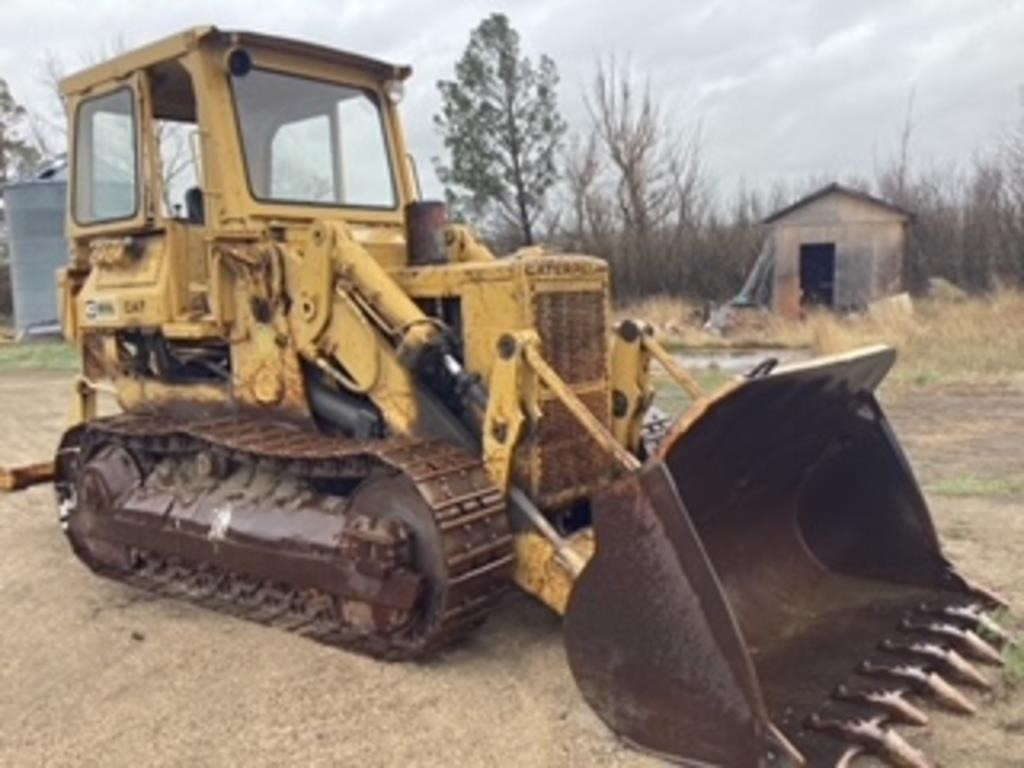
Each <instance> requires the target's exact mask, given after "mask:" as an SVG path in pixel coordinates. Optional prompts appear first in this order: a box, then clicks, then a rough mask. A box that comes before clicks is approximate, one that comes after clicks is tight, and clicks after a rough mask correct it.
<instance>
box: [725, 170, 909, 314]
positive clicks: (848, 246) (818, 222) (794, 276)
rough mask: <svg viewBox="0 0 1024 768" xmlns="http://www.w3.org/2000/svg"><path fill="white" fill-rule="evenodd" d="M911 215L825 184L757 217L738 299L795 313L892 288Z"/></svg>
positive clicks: (897, 286)
mask: <svg viewBox="0 0 1024 768" xmlns="http://www.w3.org/2000/svg"><path fill="white" fill-rule="evenodd" d="M911 219H912V215H911V214H910V213H909V212H908V211H905V210H903V209H902V208H900V207H898V206H896V205H893V204H892V203H889V202H887V201H885V200H882V199H880V198H877V197H873V196H872V195H868V194H866V193H863V192H858V191H857V190H853V189H849V188H847V187H844V186H842V185H840V184H829V185H828V186H826V187H823V188H822V189H819V190H818V191H816V192H814V193H812V194H810V195H808V196H806V197H803V198H801V199H800V200H797V201H796V202H795V203H793V204H792V205H789V206H787V207H785V208H783V209H781V210H779V211H777V212H776V213H774V214H772V215H771V216H769V217H768V218H767V219H765V222H764V223H765V224H766V225H768V228H769V229H768V237H767V240H766V243H765V247H764V249H763V250H762V252H761V255H760V256H759V258H758V262H757V264H756V265H755V267H754V270H753V271H752V272H751V275H750V278H749V279H748V281H747V285H746V286H744V289H743V291H742V292H741V294H740V297H739V298H740V299H745V300H746V301H745V302H744V301H739V302H738V303H766V304H768V305H770V306H771V308H772V311H774V312H776V313H777V314H780V315H783V316H784V317H791V318H795V317H799V316H800V313H801V312H802V311H803V310H804V309H805V308H807V307H811V306H819V307H825V308H830V309H836V310H841V311H849V310H857V309H863V308H864V307H866V306H867V305H868V304H869V303H870V302H872V301H874V300H876V299H880V298H882V297H885V296H891V295H892V294H895V293H899V292H900V291H901V290H903V278H902V275H903V259H904V255H905V253H906V247H907V229H908V226H909V223H910V221H911Z"/></svg>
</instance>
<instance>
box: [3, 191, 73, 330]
mask: <svg viewBox="0 0 1024 768" xmlns="http://www.w3.org/2000/svg"><path fill="white" fill-rule="evenodd" d="M66 190H67V184H66V182H64V181H63V180H58V179H45V180H42V179H41V180H32V181H20V182H16V183H14V184H10V185H8V186H7V187H6V188H5V189H4V202H5V206H6V208H7V228H8V237H9V240H10V246H11V284H12V294H13V297H14V326H15V330H16V331H18V332H19V333H22V332H25V331H29V330H31V329H33V328H38V327H40V326H47V325H53V324H56V322H57V317H58V314H57V285H56V283H57V278H56V272H57V269H59V268H60V267H62V266H64V265H65V264H67V261H68V246H67V241H66V240H65V238H64V212H65V207H66V205H67V203H66V194H67V192H66Z"/></svg>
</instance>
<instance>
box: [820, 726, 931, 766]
mask: <svg viewBox="0 0 1024 768" xmlns="http://www.w3.org/2000/svg"><path fill="white" fill-rule="evenodd" d="M807 727H808V728H810V729H812V730H815V731H821V732H822V733H827V734H829V735H831V736H835V737H837V738H840V739H842V740H843V741H846V742H849V743H850V744H853V745H855V747H859V748H860V750H857V749H856V748H855V749H854V750H850V751H848V752H847V753H845V754H844V755H843V757H842V758H841V759H840V761H839V763H838V764H837V765H838V766H842V764H843V762H844V761H846V763H847V764H848V765H849V764H850V762H851V758H852V757H854V756H856V753H857V751H860V752H862V753H863V752H867V753H870V754H873V755H876V756H877V757H879V758H881V759H883V760H885V761H886V762H888V763H889V764H891V765H893V766H898V768H932V763H931V761H929V760H928V758H927V757H925V754H924V753H923V752H921V751H920V750H919V749H916V748H914V747H912V746H911V745H910V744H909V743H908V742H907V740H906V739H904V738H903V737H902V736H900V735H899V734H898V733H896V731H894V730H892V729H891V728H886V727H885V725H884V724H883V721H882V719H881V718H872V719H870V720H834V719H826V718H823V717H821V716H819V715H811V716H810V717H809V718H808V719H807Z"/></svg>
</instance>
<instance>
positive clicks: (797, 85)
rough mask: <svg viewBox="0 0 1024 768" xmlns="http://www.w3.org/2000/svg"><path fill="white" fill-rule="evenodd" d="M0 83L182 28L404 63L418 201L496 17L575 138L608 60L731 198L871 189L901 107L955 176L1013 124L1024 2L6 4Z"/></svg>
mask: <svg viewBox="0 0 1024 768" xmlns="http://www.w3.org/2000/svg"><path fill="white" fill-rule="evenodd" d="M4 6H5V7H4V13H3V25H2V27H0V76H2V77H4V78H6V79H7V80H8V81H9V83H10V85H11V87H12V89H13V92H14V94H15V96H16V97H17V98H18V99H19V100H20V101H22V102H23V103H24V104H26V105H27V106H29V107H30V108H33V107H34V108H39V107H40V106H41V105H43V104H44V103H45V102H46V101H47V98H48V94H47V92H46V89H45V87H44V85H43V84H42V83H41V82H40V79H41V71H42V60H43V58H44V54H45V53H46V52H47V51H49V52H52V53H54V54H57V55H58V56H60V57H61V59H62V60H63V61H65V62H66V63H68V64H69V65H71V66H72V68H73V67H74V65H76V64H78V63H79V62H80V61H82V60H83V58H84V57H87V56H88V55H89V53H90V52H91V51H96V50H97V49H99V48H101V47H103V46H104V45H105V44H109V42H110V41H112V40H114V39H115V38H117V37H121V38H123V40H124V42H125V43H126V44H127V45H129V46H134V45H139V44H142V43H144V42H147V41H149V40H152V39H155V38H158V37H161V36H163V35H167V34H170V33H173V32H176V31H178V30H180V29H182V28H184V27H187V26H192V25H196V24H205V23H214V24H217V25H218V26H222V27H225V28H232V27H234V28H253V29H257V30H259V31H264V32H270V33H273V34H281V35H287V36H291V37H298V38H306V39H310V40H313V41H316V42H319V43H323V44H327V45H332V46H336V47H340V48H350V49H353V50H357V51H360V52H364V53H369V54H372V55H374V56H378V57H381V58H386V59H392V60H397V61H402V62H408V63H412V64H413V65H414V68H415V75H414V79H413V80H412V81H411V82H410V83H409V84H408V88H407V96H406V100H405V103H404V105H403V111H404V114H405V119H406V125H407V133H408V136H409V140H410V145H411V147H412V149H413V151H414V153H415V154H416V155H417V156H418V157H419V166H420V171H421V174H422V175H423V177H424V181H425V182H426V184H427V187H428V190H430V191H433V192H435V193H436V192H437V185H436V181H435V180H434V179H433V174H432V172H431V169H430V160H429V158H430V157H431V156H432V155H434V154H437V153H438V152H439V151H440V142H439V139H438V137H437V136H436V134H435V132H434V129H433V126H432V122H431V116H432V115H433V114H434V112H436V111H437V108H438V97H437V92H436V88H435V83H436V81H437V80H438V79H440V78H445V77H450V76H451V73H452V70H453V66H454V62H455V60H456V59H457V58H458V56H459V55H460V53H461V51H462V49H463V48H464V47H465V44H466V41H467V39H468V35H469V31H470V29H471V28H472V27H473V26H475V25H476V24H477V23H478V22H479V21H480V19H482V18H483V17H484V16H486V15H487V14H488V13H490V12H492V11H493V10H501V11H504V12H506V13H508V15H509V16H510V18H511V19H512V22H513V25H514V26H515V27H516V28H517V29H518V30H519V31H520V33H521V36H522V40H523V45H524V48H525V49H526V51H527V52H528V53H530V54H531V55H534V56H536V55H537V54H539V53H542V52H543V53H547V54H549V55H551V56H552V57H553V58H554V59H555V61H556V62H557V64H558V66H559V70H560V72H561V74H562V88H561V101H562V105H563V109H564V111H565V113H566V115H567V117H568V119H569V121H570V123H571V124H573V125H574V126H575V127H579V126H582V124H583V123H584V121H585V117H586V112H585V109H584V106H583V102H582V98H581V90H582V89H583V88H584V87H586V86H587V84H589V82H590V81H591V79H592V77H593V71H594V66H595V62H596V61H598V60H599V59H600V58H601V57H605V56H608V55H611V54H615V55H617V56H618V57H619V59H620V60H623V59H626V58H628V59H629V60H630V62H631V64H632V67H633V69H634V71H635V72H636V73H638V74H640V75H642V76H648V77H649V78H650V81H651V84H652V88H653V90H654V92H655V93H656V94H657V95H658V96H659V97H660V98H661V99H662V100H663V101H664V102H665V104H666V106H667V107H668V114H670V115H673V116H674V119H675V120H678V121H679V122H680V123H682V124H685V125H687V126H690V127H693V126H695V125H697V124H698V123H699V124H700V125H701V127H702V136H703V141H704V152H705V159H706V162H707V164H708V166H709V170H710V171H711V173H712V174H713V175H714V176H715V178H716V179H717V181H718V187H719V189H720V190H723V191H725V192H728V191H729V190H731V189H732V188H734V187H735V185H737V184H739V183H740V181H741V180H743V181H745V183H746V184H747V185H748V186H749V185H754V186H761V185H767V184H769V183H771V182H772V181H774V180H777V179H782V180H788V181H796V180H800V179H803V178H806V177H807V176H809V175H811V174H819V175H830V176H843V175H847V174H859V175H871V174H872V172H873V170H874V167H875V165H876V164H877V163H878V162H879V160H880V159H884V158H886V157H888V156H891V155H892V154H893V153H894V152H895V151H896V148H897V144H898V139H899V132H900V129H901V126H902V123H903V119H904V114H905V110H906V106H907V101H908V97H909V94H910V92H911V90H912V89H913V90H914V92H915V102H914V105H915V109H914V133H913V145H912V151H913V157H914V158H916V160H917V162H919V163H922V164H923V163H946V162H954V163H956V162H959V163H963V162H967V161H969V160H970V159H971V158H972V156H974V155H975V154H976V153H977V152H978V151H979V150H982V149H984V147H986V146H987V145H988V144H989V143H990V142H991V141H992V139H993V137H995V136H996V135H997V134H998V132H999V130H1000V129H1001V127H1003V126H1005V125H1006V124H1007V123H1009V122H1011V121H1014V120H1017V119H1020V116H1021V114H1022V111H1024V110H1022V109H1021V105H1020V101H1019V98H1020V97H1019V91H1020V87H1021V84H1022V83H1024V45H1021V44H1020V38H1021V35H1022V32H1024V0H1002V1H1001V2H998V3H986V4H979V3H976V2H971V1H970V0H953V1H950V0H944V1H942V2H938V0H904V2H900V3H892V2H888V1H887V0H869V1H867V2H857V3H835V2H830V1H829V0H817V1H812V0H791V1H789V2H779V3H750V2H743V0H702V1H695V2H687V3H676V4H667V3H664V2H661V1H660V0H631V2H628V3H622V2H612V0H516V1H514V2H512V1H503V2H497V3H495V2H493V1H488V2H483V1H482V0H466V1H465V2H461V3H457V4H450V5H444V4H437V3H436V2H432V3H427V2H413V1H412V0H346V2H336V1H334V0H296V1H295V2H292V3H290V4H289V5H288V8H287V12H285V10H284V7H283V6H281V5H279V4H255V5H253V4H244V5H242V4H238V3H235V2H229V0H208V1H207V2H186V1H185V0H180V1H179V2H175V3H171V4H161V5H160V6H159V7H153V6H154V4H140V3H131V2H127V1H126V0H97V1H96V2H93V3H90V4H89V5H88V6H83V5H82V4H81V3H77V2H75V3H72V2H69V1H68V0H54V1H53V2H50V3H47V4H44V5H40V4H39V3H38V2H28V0H5V3H4Z"/></svg>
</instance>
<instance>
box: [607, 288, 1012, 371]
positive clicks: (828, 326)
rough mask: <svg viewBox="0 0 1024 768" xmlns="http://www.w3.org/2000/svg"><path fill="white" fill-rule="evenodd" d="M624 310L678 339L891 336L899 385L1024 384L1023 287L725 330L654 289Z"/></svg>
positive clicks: (745, 322) (862, 341) (703, 342)
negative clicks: (708, 326) (907, 307)
mask: <svg viewBox="0 0 1024 768" xmlns="http://www.w3.org/2000/svg"><path fill="white" fill-rule="evenodd" d="M617 315H618V316H620V317H646V318H647V319H649V320H651V322H653V323H654V324H655V326H656V327H657V328H658V331H659V335H660V338H661V339H662V341H663V342H665V343H666V344H669V345H673V346H686V347H703V348H722V347H802V348H806V349H809V350H811V351H812V352H813V353H814V354H816V355H825V354H833V353H836V352H843V351H845V350H849V349H854V348H856V347H860V346H865V345H868V344H877V343H885V344H891V345H893V346H895V347H896V348H897V349H898V350H899V351H900V362H899V364H898V365H897V367H896V370H895V371H894V372H893V376H892V379H891V383H892V384H894V385H897V386H904V385H909V386H928V385H960V384H963V385H978V384H984V385H1002V386H1005V385H1018V386H1024V292H1021V291H1010V290H1000V291H997V292H995V293H994V294H992V295H991V296H988V297H984V298H971V299H967V300H965V301H959V302H950V301H939V300H932V299H918V300H916V301H915V302H914V305H913V312H912V313H911V314H907V313H906V312H903V311H900V310H899V309H898V308H895V307H891V306H887V307H882V308H880V309H878V310H875V311H872V312H870V313H867V314H864V315H854V316H847V317H841V316H838V315H835V314H832V313H829V312H815V313H811V314H809V315H808V316H807V317H806V318H805V319H803V320H799V321H788V320H783V319H781V318H778V317H775V316H774V315H770V314H768V313H763V312H747V313H744V315H745V317H744V318H743V319H742V320H741V321H740V322H739V323H738V325H737V326H736V327H735V328H733V329H731V330H730V331H729V332H728V333H727V334H726V335H724V336H720V335H716V334H713V333H711V332H709V331H705V330H703V329H702V328H701V327H700V320H699V315H698V314H695V313H694V307H693V306H692V305H690V304H687V303H686V302H681V301H678V300H674V299H670V298H665V297H656V298H652V299H648V300H646V301H643V302H639V303H636V304H632V305H629V306H626V307H622V308H621V309H619V310H618V311H617Z"/></svg>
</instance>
